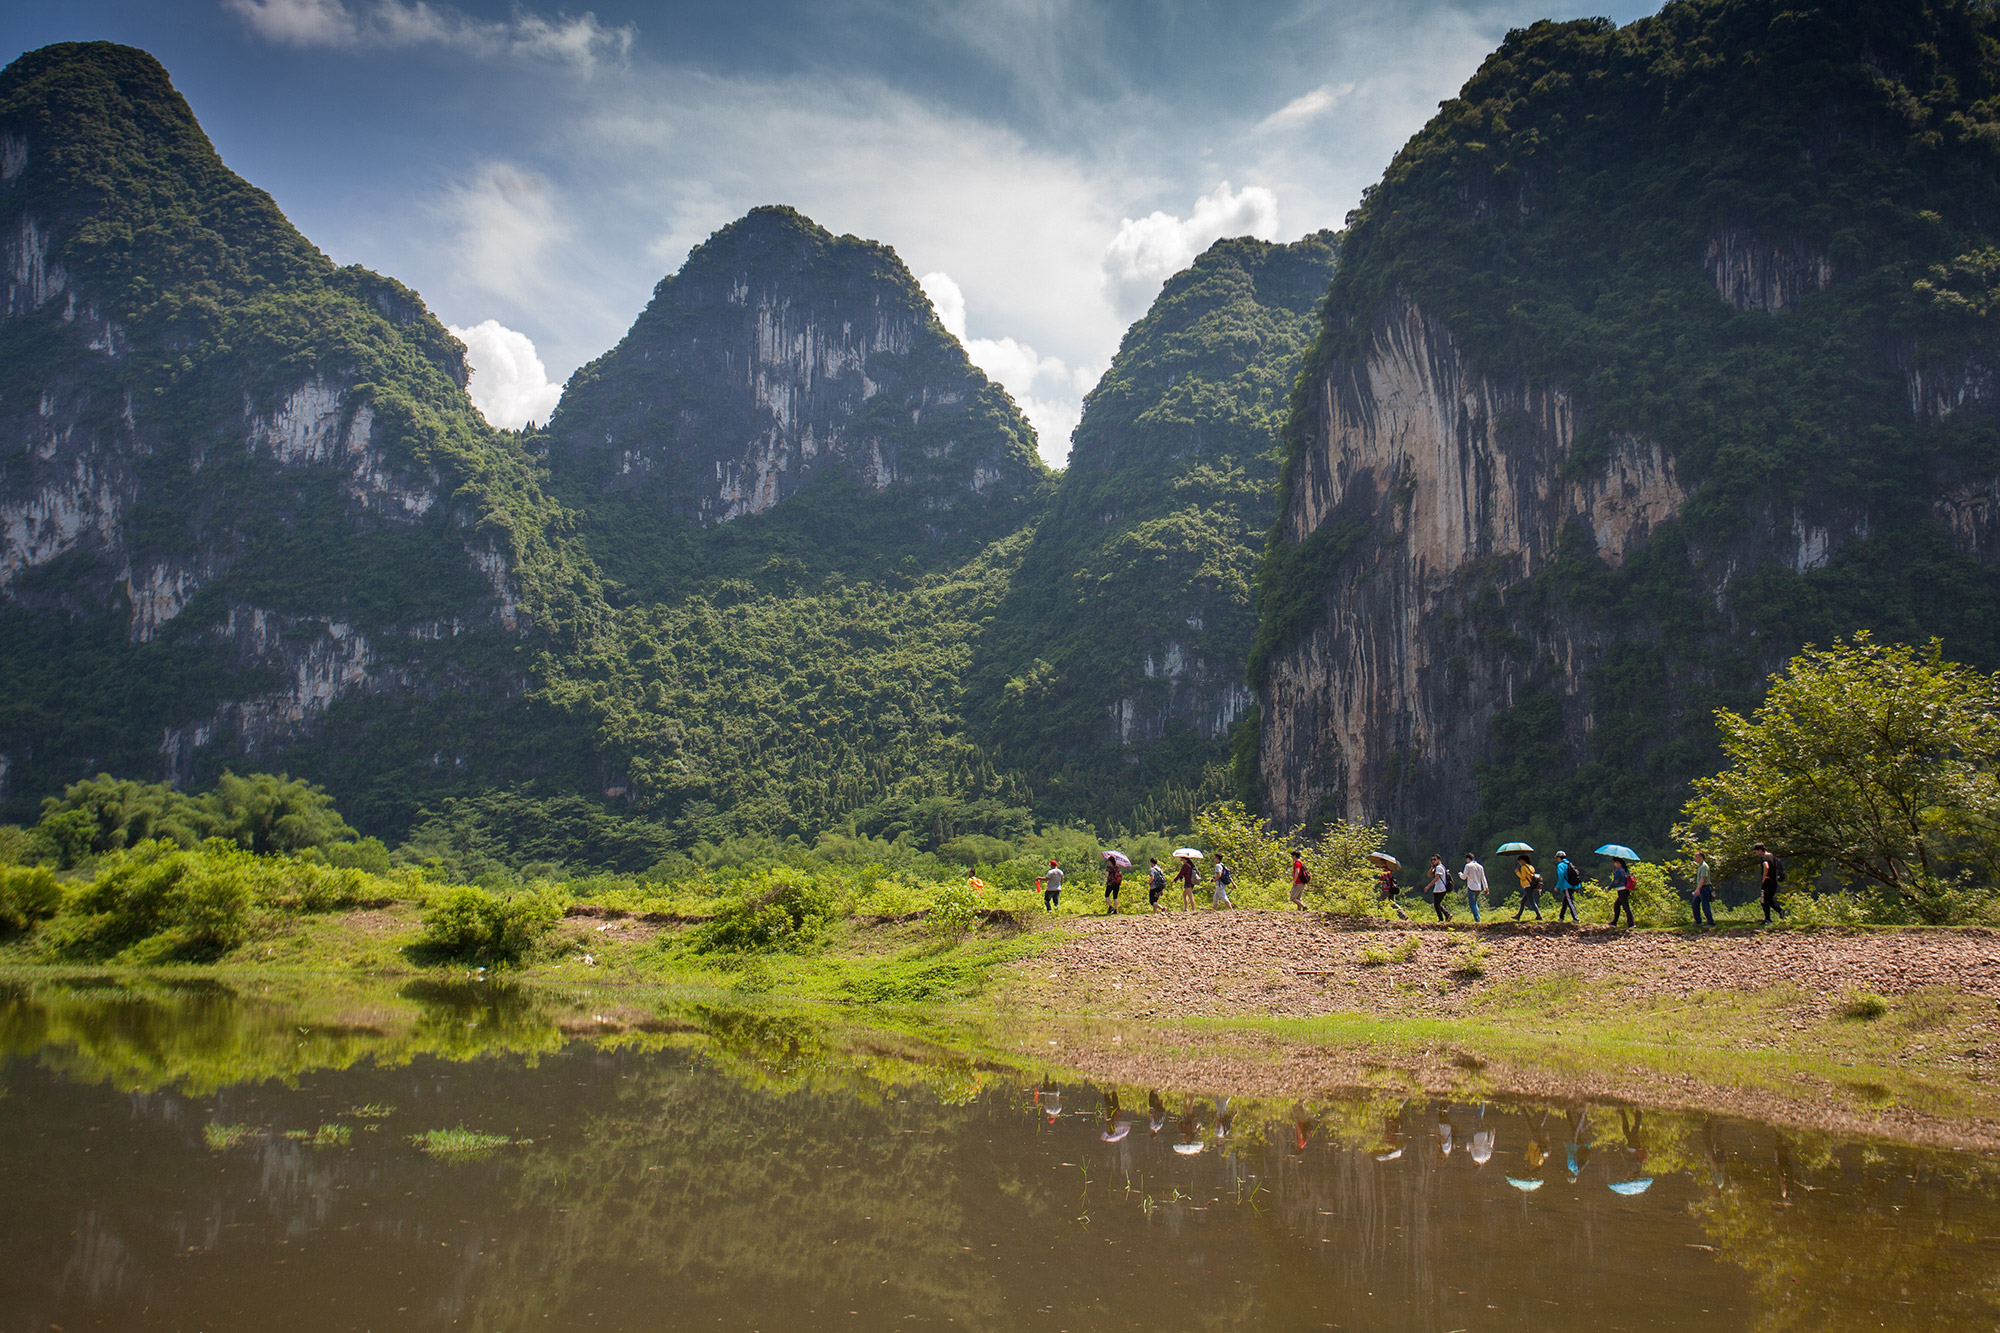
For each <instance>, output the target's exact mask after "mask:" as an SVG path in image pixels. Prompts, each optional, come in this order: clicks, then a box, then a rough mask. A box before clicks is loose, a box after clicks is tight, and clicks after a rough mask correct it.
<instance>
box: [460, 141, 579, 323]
mask: <svg viewBox="0 0 2000 1333" xmlns="http://www.w3.org/2000/svg"><path fill="white" fill-rule="evenodd" d="M439 211H441V212H442V213H443V214H444V215H445V216H446V217H447V218H448V219H449V220H450V222H451V223H452V225H453V229H454V232H455V236H454V242H455V245H454V250H455V255H454V257H455V260H456V263H455V267H456V268H457V269H458V273H459V277H460V279H461V280H462V281H464V282H465V283H467V284H468V285H470V286H472V287H474V288H476V289H478V290H480V291H484V292H488V293H491V294H492V295H495V296H501V297H506V298H508V299H510V300H515V301H523V302H526V301H532V300H534V299H536V298H537V297H539V296H544V295H546V294H547V293H548V291H549V277H550V275H549V273H548V272H547V266H548V257H547V254H546V252H547V251H548V249H549V247H550V246H552V245H554V244H556V243H557V242H559V241H563V240H566V239H568V237H569V234H570V226H569V223H568V221H567V220H566V219H565V218H564V217H563V216H562V214H561V213H560V212H559V211H558V209H557V208H556V197H555V190H554V188H553V187H552V186H551V185H550V183H549V182H548V180H546V179H545V178H544V177H542V176H540V175H537V174H536V173H534V172H531V171H523V170H521V169H520V168H518V167H514V166H511V165H508V164H506V163H491V164H489V165H487V166H486V167H484V168H483V169H481V170H480V171H479V172H478V174H476V175H475V176H473V177H472V179H470V180H468V181H463V182H461V183H459V184H458V185H455V186H453V187H451V188H450V189H449V190H447V191H446V192H445V195H444V198H443V201H442V203H441V205H440V210H439Z"/></svg>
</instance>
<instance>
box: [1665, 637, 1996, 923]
mask: <svg viewBox="0 0 2000 1333" xmlns="http://www.w3.org/2000/svg"><path fill="white" fill-rule="evenodd" d="M1715 718H1716V724H1717V726H1718V727H1719V728H1720V729H1721V732H1722V749H1723V753H1724V754H1725V755H1727V756H1728V758H1729V761H1730V766H1729V767H1728V768H1727V769H1725V770H1724V771H1722V772H1720V773H1717V774H1716V775H1714V776H1713V777H1707V778H1698V779H1696V781H1695V783H1694V789H1695V794H1694V797H1693V798H1692V799H1691V800H1689V801H1688V803H1687V805H1686V807H1685V808H1684V809H1683V810H1682V822H1681V823H1680V824H1678V825H1676V826H1675V828H1674V838H1675V840H1676V841H1678V842H1681V843H1683V844H1685V845H1688V846H1690V847H1693V846H1701V847H1704V848H1706V849H1707V850H1708V852H1709V855H1710V858H1711V862H1712V864H1714V866H1715V867H1716V871H1717V873H1718V874H1719V875H1724V876H1727V875H1730V874H1735V873H1739V872H1741V871H1743V870H1746V869H1748V868H1749V867H1750V865H1751V864H1752V858H1753V857H1754V853H1753V852H1752V851H1751V846H1752V844H1754V843H1757V842H1764V843H1767V844H1769V846H1770V847H1771V849H1772V850H1773V851H1775V852H1776V853H1777V854H1778V855H1779V856H1781V857H1785V858H1788V859H1790V860H1792V861H1794V862H1795V863H1796V864H1797V866H1798V868H1799V870H1800V871H1801V873H1802V874H1803V875H1804V876H1806V877H1807V878H1813V877H1817V876H1818V875H1819V874H1820V873H1822V872H1823V871H1825V870H1827V869H1829V868H1830V869H1833V870H1835V871H1836V872H1839V873H1842V874H1845V875H1847V876H1848V877H1850V878H1851V879H1853V880H1858V881H1861V882H1864V883H1868V884H1873V885H1879V886H1881V887H1882V888H1883V889H1886V890H1887V891H1888V892H1889V893H1890V894H1892V895H1893V896H1894V897H1895V898H1897V899H1899V900H1900V901H1901V902H1903V903H1904V904H1906V905H1907V906H1909V907H1910V908H1912V909H1913V910H1915V911H1916V912H1917V914H1918V915H1919V916H1921V917H1923V918H1924V919H1926V920H1931V921H1940V920H1948V919H1950V918H1951V917H1952V916H1953V915H1955V914H1956V913H1957V912H1958V910H1959V908H1960V906H1961V904H1962V899H1961V896H1960V894H1959V893H1958V892H1956V891H1955V890H1954V888H1953V885H1954V883H1955V882H1956V881H1958V880H1959V879H1960V877H1961V876H1962V874H1963V872H1965V871H1967V870H1968V869H1970V868H1971V867H1973V866H1975V865H1977V866H1981V867H1984V868H1986V869H1988V870H1989V871H1990V870H1991V869H1992V867H1993V865H1994V863H1995V860H1996V853H2000V788H1996V785H1995V760H1996V757H2000V677H1989V676H1985V675H1982V674H1980V673H1979V672H1977V671H1974V670H1973V669H1972V668H1970V667H1967V666H1963V665H1961V664H1959V663H1956V662H1947V661H1945V660H1944V655H1943V646H1942V644H1941V643H1940V642H1939V641H1938V640H1936V639H1933V640H1931V642H1930V643H1929V645H1927V646H1926V647H1925V648H1923V649H1921V650H1919V649H1915V648H1911V647H1909V646H1906V645H1901V644H1897V645H1884V644H1879V643H1876V642H1875V641H1874V640H1873V639H1872V638H1871V637H1870V636H1869V635H1868V634H1867V633H1865V632H1863V633H1859V634H1856V635H1855V637H1854V640H1853V642H1852V643H1844V642H1840V641H1835V643H1834V645H1833V646H1832V647H1831V648H1826V649H1818V648H1810V647H1809V648H1807V649H1806V650H1805V651H1804V652H1802V653H1800V654H1799V655H1798V656H1797V657H1794V658H1793V659H1792V660H1791V663H1790V665H1789V666H1788V667H1787V668H1786V671H1785V673H1784V674H1783V675H1780V676H1773V677H1772V678H1771V689H1770V693H1769V694H1767V695H1766V696H1765V698H1764V703H1763V705H1762V706H1761V707H1759V708H1758V709H1757V711H1756V713H1755V714H1754V715H1753V716H1752V717H1749V718H1744V717H1742V716H1740V715H1738V714H1736V713H1733V712H1731V711H1729V710H1728V709H1718V710H1717V711H1716V714H1715Z"/></svg>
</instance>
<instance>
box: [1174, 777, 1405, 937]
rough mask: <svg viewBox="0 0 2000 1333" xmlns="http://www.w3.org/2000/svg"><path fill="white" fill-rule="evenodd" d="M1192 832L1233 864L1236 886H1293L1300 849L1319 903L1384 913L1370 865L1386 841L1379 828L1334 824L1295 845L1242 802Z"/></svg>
mask: <svg viewBox="0 0 2000 1333" xmlns="http://www.w3.org/2000/svg"><path fill="white" fill-rule="evenodd" d="M1194 831H1195V836H1196V838H1198V839H1199V840H1200V841H1201V842H1202V844H1203V845H1204V846H1206V847H1207V848H1208V850H1209V851H1211V852H1213V853H1214V854H1215V855H1217V856H1219V857H1221V858H1222V859H1223V860H1225V861H1227V862H1229V865H1230V868H1231V869H1232V870H1234V871H1235V873H1236V878H1237V880H1238V882H1240V883H1242V884H1244V885H1246V886H1254V885H1274V884H1281V883H1289V882H1290V880H1291V873H1292V852H1293V849H1294V847H1295V846H1296V848H1297V850H1298V853H1299V856H1300V857H1301V858H1302V859H1303V860H1304V861H1305V863H1306V869H1307V870H1308V871H1309V872H1310V873H1311V875H1312V886H1311V888H1310V889H1309V890H1308V892H1309V894H1310V895H1311V897H1312V898H1313V899H1314V900H1315V901H1317V902H1319V903H1320V904H1321V905H1323V906H1325V907H1326V908H1328V909H1329V910H1331V911H1336V912H1359V913H1364V914H1373V913H1375V912H1377V911H1379V910H1380V909H1379V907H1378V905H1377V904H1376V902H1375V899H1374V895H1373V888H1374V883H1375V872H1374V870H1373V869H1372V868H1371V866H1370V864H1369V861H1368V856H1369V854H1370V853H1371V852H1378V851H1380V850H1382V844H1383V842H1384V841H1385V840H1386V837H1387V834H1386V831H1385V830H1384V829H1383V828H1382V826H1380V825H1366V824H1350V823H1348V822H1346V821H1345V820H1334V821H1333V822H1331V823H1330V824H1328V825H1327V826H1326V828H1325V829H1324V830H1323V831H1322V832H1321V834H1320V836H1319V837H1318V838H1317V839H1315V840H1312V841H1307V840H1305V839H1303V838H1301V839H1300V840H1299V841H1298V842H1297V843H1296V844H1294V843H1293V842H1290V841H1287V840H1286V839H1284V838H1282V837H1280V836H1279V835H1278V834H1277V833H1276V832H1275V831H1273V830H1272V828H1271V826H1270V824H1269V823H1267V822H1266V821H1265V820H1263V819H1260V818H1259V817H1257V816H1256V815H1253V814H1251V813H1250V812H1249V811H1247V810H1245V809H1244V808H1243V806H1242V804H1241V803H1240V802H1237V801H1225V802H1223V803H1222V804H1220V805H1215V806H1210V807H1209V808H1208V809H1206V810H1204V811H1202V812H1201V813H1200V814H1199V815H1197V816H1195V821H1194Z"/></svg>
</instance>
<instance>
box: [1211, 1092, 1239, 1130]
mask: <svg viewBox="0 0 2000 1333" xmlns="http://www.w3.org/2000/svg"><path fill="white" fill-rule="evenodd" d="M1235 1127H1236V1112H1234V1111H1232V1110H1230V1109H1229V1099H1228V1098H1227V1097H1217V1098H1216V1099H1215V1137H1216V1139H1217V1141H1220V1140H1222V1139H1226V1138H1228V1137H1229V1131H1230V1130H1232V1129H1234V1128H1235Z"/></svg>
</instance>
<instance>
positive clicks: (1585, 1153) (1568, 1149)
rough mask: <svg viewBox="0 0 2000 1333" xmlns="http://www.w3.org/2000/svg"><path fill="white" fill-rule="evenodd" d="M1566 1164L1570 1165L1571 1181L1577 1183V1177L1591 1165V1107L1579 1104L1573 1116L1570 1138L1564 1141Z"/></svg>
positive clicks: (1570, 1125)
mask: <svg viewBox="0 0 2000 1333" xmlns="http://www.w3.org/2000/svg"><path fill="white" fill-rule="evenodd" d="M1563 1156H1564V1159H1565V1162H1564V1164H1565V1165H1566V1166H1568V1167H1569V1183H1570V1184H1572V1185H1574V1184H1576V1178H1577V1177H1578V1176H1580V1175H1582V1174H1583V1168H1585V1167H1586V1166H1589V1165H1590V1108H1589V1107H1587V1106H1579V1107H1577V1108H1576V1115H1575V1116H1573V1117H1571V1119H1570V1124H1569V1138H1568V1139H1567V1140H1565V1141H1564V1143H1563Z"/></svg>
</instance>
